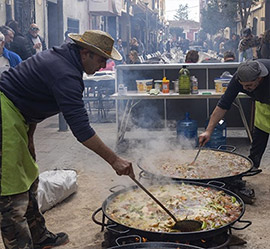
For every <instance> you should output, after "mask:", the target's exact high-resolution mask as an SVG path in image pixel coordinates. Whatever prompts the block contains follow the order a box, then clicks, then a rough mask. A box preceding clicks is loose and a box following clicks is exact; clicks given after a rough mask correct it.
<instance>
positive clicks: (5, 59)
mask: <svg viewBox="0 0 270 249" xmlns="http://www.w3.org/2000/svg"><path fill="white" fill-rule="evenodd" d="M21 61H22V59H21V58H20V56H19V55H17V54H16V53H14V52H12V51H9V50H8V49H6V48H5V36H4V35H3V34H2V33H1V32H0V75H1V74H2V73H3V72H4V71H6V70H8V69H9V68H10V67H15V66H16V65H18V64H19V63H20V62H21Z"/></svg>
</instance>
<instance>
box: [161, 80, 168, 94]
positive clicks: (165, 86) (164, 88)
mask: <svg viewBox="0 0 270 249" xmlns="http://www.w3.org/2000/svg"><path fill="white" fill-rule="evenodd" d="M162 92H163V93H169V92H170V81H169V80H167V79H166V77H164V78H163V80H162Z"/></svg>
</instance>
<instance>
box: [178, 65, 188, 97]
mask: <svg viewBox="0 0 270 249" xmlns="http://www.w3.org/2000/svg"><path fill="white" fill-rule="evenodd" d="M179 94H190V73H189V70H188V69H187V67H186V66H185V65H184V66H183V67H182V68H181V69H180V70H179Z"/></svg>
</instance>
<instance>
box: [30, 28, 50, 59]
mask: <svg viewBox="0 0 270 249" xmlns="http://www.w3.org/2000/svg"><path fill="white" fill-rule="evenodd" d="M38 32H39V27H38V25H37V24H35V23H32V24H31V25H30V27H29V30H28V33H27V34H26V39H27V40H28V43H29V46H30V47H31V54H32V55H34V54H36V53H38V52H41V51H44V50H46V49H47V47H46V43H45V40H44V39H43V38H42V37H41V36H40V35H39V34H38Z"/></svg>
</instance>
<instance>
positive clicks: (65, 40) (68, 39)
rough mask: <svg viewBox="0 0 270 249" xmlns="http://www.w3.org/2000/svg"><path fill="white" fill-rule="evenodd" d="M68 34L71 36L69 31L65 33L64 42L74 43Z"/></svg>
mask: <svg viewBox="0 0 270 249" xmlns="http://www.w3.org/2000/svg"><path fill="white" fill-rule="evenodd" d="M68 34H70V32H69V31H68V30H67V31H66V32H65V39H64V42H65V43H68V42H73V41H72V40H71V39H70V38H69V36H68Z"/></svg>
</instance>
